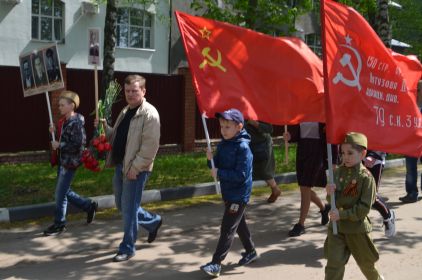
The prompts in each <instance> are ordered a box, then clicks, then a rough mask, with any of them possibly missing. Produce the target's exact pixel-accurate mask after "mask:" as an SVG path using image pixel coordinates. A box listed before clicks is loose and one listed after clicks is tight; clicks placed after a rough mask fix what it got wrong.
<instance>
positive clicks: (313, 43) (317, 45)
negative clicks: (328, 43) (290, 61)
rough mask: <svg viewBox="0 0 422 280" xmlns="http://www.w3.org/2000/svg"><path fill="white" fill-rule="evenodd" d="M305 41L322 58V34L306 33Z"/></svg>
mask: <svg viewBox="0 0 422 280" xmlns="http://www.w3.org/2000/svg"><path fill="white" fill-rule="evenodd" d="M305 43H306V44H307V45H308V47H309V48H311V49H312V50H313V51H314V53H316V54H317V55H318V56H319V57H320V58H321V57H322V46H321V35H319V34H308V35H305Z"/></svg>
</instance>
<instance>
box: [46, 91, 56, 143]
mask: <svg viewBox="0 0 422 280" xmlns="http://www.w3.org/2000/svg"><path fill="white" fill-rule="evenodd" d="M45 98H46V99H47V108H48V116H49V117H50V125H51V126H54V123H53V115H52V114H51V106H50V98H49V97H48V91H46V92H45ZM51 139H53V141H56V137H55V136H54V131H53V132H51Z"/></svg>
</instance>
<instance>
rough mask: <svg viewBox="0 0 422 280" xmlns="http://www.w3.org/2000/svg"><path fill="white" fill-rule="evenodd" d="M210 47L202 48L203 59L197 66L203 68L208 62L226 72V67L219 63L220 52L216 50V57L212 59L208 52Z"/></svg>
mask: <svg viewBox="0 0 422 280" xmlns="http://www.w3.org/2000/svg"><path fill="white" fill-rule="evenodd" d="M210 50H211V48H209V47H206V48H204V49H203V50H202V55H203V56H204V61H202V63H201V64H200V65H199V68H201V69H204V67H205V65H207V64H209V65H210V66H212V67H217V68H219V69H220V70H221V71H223V72H226V68H224V67H223V66H222V65H221V53H220V51H219V50H217V59H214V58H213V57H212V56H211V55H210V54H209V52H210Z"/></svg>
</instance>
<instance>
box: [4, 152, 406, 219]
mask: <svg viewBox="0 0 422 280" xmlns="http://www.w3.org/2000/svg"><path fill="white" fill-rule="evenodd" d="M404 164H405V163H404V159H394V160H389V161H387V163H386V165H385V168H386V169H388V168H392V167H399V166H404ZM110 180H111V179H110ZM275 180H276V182H277V184H288V183H294V182H296V173H294V172H290V173H284V174H279V175H277V176H276V178H275ZM265 185H266V184H265V182H264V181H255V182H254V187H257V186H265ZM215 193H216V191H215V185H214V183H213V182H210V183H203V184H197V185H194V186H184V187H175V188H167V189H161V190H147V191H145V192H144V193H143V195H142V204H145V203H148V202H156V201H168V200H175V199H181V198H190V197H195V196H201V195H208V194H215ZM92 199H94V200H96V201H97V202H98V206H99V208H100V209H107V208H113V207H115V204H114V196H113V195H103V196H96V197H93V198H92ZM78 211H80V210H79V209H76V208H73V207H72V206H71V205H70V206H69V211H68V212H69V213H76V212H78ZM53 215H54V202H49V203H43V204H34V205H26V206H19V207H10V208H0V222H16V221H23V220H30V219H38V218H42V217H52V216H53Z"/></svg>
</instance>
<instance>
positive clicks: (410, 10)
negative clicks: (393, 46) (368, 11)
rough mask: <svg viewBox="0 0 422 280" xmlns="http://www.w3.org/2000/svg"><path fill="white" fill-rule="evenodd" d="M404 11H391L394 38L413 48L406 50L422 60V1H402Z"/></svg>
mask: <svg viewBox="0 0 422 280" xmlns="http://www.w3.org/2000/svg"><path fill="white" fill-rule="evenodd" d="M400 4H401V5H402V7H403V8H402V9H401V10H398V9H391V11H390V14H391V24H392V28H393V38H394V39H397V40H399V41H402V42H405V43H407V44H409V45H411V46H412V47H411V48H409V49H407V50H406V53H408V54H415V55H417V56H418V57H419V60H422V1H415V0H400Z"/></svg>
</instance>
